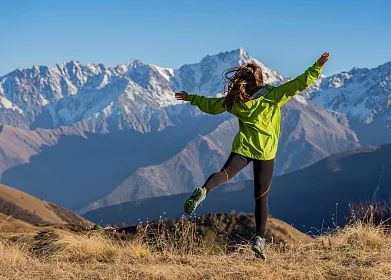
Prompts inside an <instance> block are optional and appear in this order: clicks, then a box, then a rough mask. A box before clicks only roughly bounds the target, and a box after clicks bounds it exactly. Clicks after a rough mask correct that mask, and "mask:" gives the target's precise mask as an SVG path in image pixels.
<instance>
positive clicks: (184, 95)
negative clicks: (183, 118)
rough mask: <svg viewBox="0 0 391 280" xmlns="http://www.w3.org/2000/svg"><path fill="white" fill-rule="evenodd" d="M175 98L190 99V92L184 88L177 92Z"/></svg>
mask: <svg viewBox="0 0 391 280" xmlns="http://www.w3.org/2000/svg"><path fill="white" fill-rule="evenodd" d="M175 98H176V99H177V100H182V101H189V94H188V93H187V92H186V91H184V90H182V91H181V92H176V93H175Z"/></svg>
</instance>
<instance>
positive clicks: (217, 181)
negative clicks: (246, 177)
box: [203, 153, 250, 192]
mask: <svg viewBox="0 0 391 280" xmlns="http://www.w3.org/2000/svg"><path fill="white" fill-rule="evenodd" d="M249 162H250V159H249V158H246V157H245V156H242V155H239V154H236V153H231V154H230V155H229V157H228V160H227V161H226V163H225V164H224V166H223V168H222V169H221V170H220V172H216V173H213V174H212V175H210V176H209V178H208V179H207V180H206V182H205V184H204V186H203V187H204V188H206V189H207V192H210V191H212V190H214V189H215V188H217V187H218V186H220V185H222V184H223V183H225V182H228V181H229V180H231V179H232V178H233V177H234V176H235V175H236V174H237V173H239V172H240V171H241V170H242V169H243V168H245V167H246V166H247V165H248V163H249Z"/></svg>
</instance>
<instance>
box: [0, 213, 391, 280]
mask: <svg viewBox="0 0 391 280" xmlns="http://www.w3.org/2000/svg"><path fill="white" fill-rule="evenodd" d="M159 236H161V235H160V234H158V233H156V235H155V237H156V238H155V239H150V238H147V237H146V235H145V233H141V234H139V235H136V236H135V237H134V238H132V239H131V240H130V241H123V240H121V239H119V238H118V236H117V235H116V233H113V234H110V235H108V234H107V233H104V232H102V231H93V232H89V233H87V234H79V235H75V234H64V233H63V232H58V231H51V232H41V233H40V234H38V235H37V236H36V241H34V242H32V243H31V242H28V241H26V240H24V239H23V238H22V239H19V240H18V241H16V242H15V241H9V240H7V239H5V238H1V239H0V253H1V255H2V258H0V278H1V279H160V280H162V279H178V280H179V279H186V280H187V279H224V280H228V279H235V280H237V279H272V280H278V279H317V280H322V279H328V280H329V279H344V280H348V279H360V280H362V279H377V280H382V279H390V277H391V236H390V234H389V229H388V228H386V227H385V226H374V225H372V224H365V223H362V222H360V221H357V222H356V223H354V224H352V225H349V226H346V227H344V228H340V229H338V230H337V231H336V232H334V233H333V234H330V235H327V236H320V237H317V238H316V239H313V240H312V241H311V242H310V243H307V244H302V243H297V244H295V245H294V246H283V245H282V244H270V243H269V244H268V247H267V249H268V259H267V260H259V259H256V258H254V256H253V253H252V252H251V250H250V247H249V246H248V245H247V244H237V245H236V250H234V251H227V250H224V249H222V248H221V247H219V248H216V247H214V246H210V244H208V246H205V244H204V243H203V242H199V241H198V240H197V238H195V237H194V236H193V235H192V234H191V232H189V231H186V230H184V231H182V234H179V235H177V236H176V237H172V238H171V239H161V238H159ZM162 240H166V242H160V241H162ZM168 241H172V242H168Z"/></svg>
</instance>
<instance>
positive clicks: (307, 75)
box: [189, 62, 322, 160]
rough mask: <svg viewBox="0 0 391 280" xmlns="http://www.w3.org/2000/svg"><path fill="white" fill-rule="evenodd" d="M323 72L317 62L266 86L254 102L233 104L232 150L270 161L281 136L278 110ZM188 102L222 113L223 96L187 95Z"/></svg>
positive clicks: (215, 112) (211, 111)
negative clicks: (290, 77) (236, 122)
mask: <svg viewBox="0 0 391 280" xmlns="http://www.w3.org/2000/svg"><path fill="white" fill-rule="evenodd" d="M321 72H322V66H320V65H319V64H318V63H317V62H315V64H314V65H312V66H311V67H310V68H308V69H307V70H306V71H305V72H304V74H302V75H300V76H298V77H297V78H295V79H293V80H291V81H289V82H287V83H285V84H282V85H280V86H277V87H275V86H267V87H268V90H267V91H266V93H265V94H264V95H262V96H261V97H259V98H257V99H252V100H250V101H247V102H235V103H234V106H233V108H232V110H231V111H229V113H231V114H233V115H234V116H236V117H237V118H238V120H239V132H238V133H237V134H236V136H235V138H234V140H233V143H232V149H231V151H232V152H234V153H237V154H241V155H244V156H246V157H249V158H254V159H260V160H270V159H273V158H275V156H276V153H277V147H278V138H279V136H280V115H281V114H280V108H281V106H282V105H284V104H285V103H286V102H287V101H288V100H289V99H290V98H291V97H292V96H294V95H296V94H298V93H299V92H301V91H303V90H304V89H306V88H307V87H308V86H309V85H310V84H311V83H312V82H313V81H315V80H316V79H317V78H318V77H319V75H320V73H321ZM189 101H190V103H191V104H192V105H194V106H197V107H198V108H199V109H200V110H201V111H203V112H205V113H208V114H213V115H215V114H220V113H223V112H225V111H226V110H225V108H224V107H223V101H224V97H221V98H210V97H205V96H198V95H195V94H191V95H189Z"/></svg>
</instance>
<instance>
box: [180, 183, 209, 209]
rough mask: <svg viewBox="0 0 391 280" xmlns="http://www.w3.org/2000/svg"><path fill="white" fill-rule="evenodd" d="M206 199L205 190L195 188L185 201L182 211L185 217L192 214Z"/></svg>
mask: <svg viewBox="0 0 391 280" xmlns="http://www.w3.org/2000/svg"><path fill="white" fill-rule="evenodd" d="M205 198H206V189H205V188H196V189H195V190H194V191H193V194H192V195H191V196H190V197H189V198H188V199H187V200H186V202H185V205H184V207H183V208H184V211H185V213H186V214H187V215H191V214H193V213H194V211H195V210H196V208H197V207H198V205H200V204H201V202H202V201H203V200H204V199H205Z"/></svg>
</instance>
